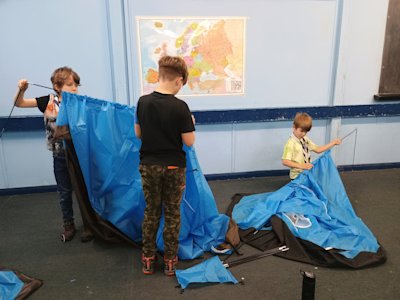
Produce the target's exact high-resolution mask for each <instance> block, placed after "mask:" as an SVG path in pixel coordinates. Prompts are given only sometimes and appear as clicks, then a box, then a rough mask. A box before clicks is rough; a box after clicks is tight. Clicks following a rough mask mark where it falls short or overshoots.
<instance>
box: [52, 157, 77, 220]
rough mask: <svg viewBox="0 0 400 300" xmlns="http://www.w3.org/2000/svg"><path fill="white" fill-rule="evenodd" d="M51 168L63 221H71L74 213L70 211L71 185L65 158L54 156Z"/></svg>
mask: <svg viewBox="0 0 400 300" xmlns="http://www.w3.org/2000/svg"><path fill="white" fill-rule="evenodd" d="M53 167H54V175H55V177H56V182H57V193H58V197H59V200H60V206H61V212H62V215H63V220H64V222H65V221H72V220H73V219H74V212H73V210H72V184H71V179H70V178H69V173H68V168H67V160H66V159H65V156H54V157H53Z"/></svg>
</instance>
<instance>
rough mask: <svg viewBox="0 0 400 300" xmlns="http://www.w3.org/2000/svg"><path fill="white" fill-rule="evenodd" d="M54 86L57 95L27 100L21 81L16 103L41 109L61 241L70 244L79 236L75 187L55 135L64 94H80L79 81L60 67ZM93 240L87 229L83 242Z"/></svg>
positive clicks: (56, 71) (61, 146) (25, 81)
mask: <svg viewBox="0 0 400 300" xmlns="http://www.w3.org/2000/svg"><path fill="white" fill-rule="evenodd" d="M51 82H52V84H53V89H54V91H55V92H56V94H50V95H47V96H43V97H39V98H24V93H25V91H26V90H27V89H28V85H29V84H28V81H27V80H26V79H21V80H20V81H19V82H18V88H19V91H18V92H17V94H16V96H15V98H14V101H15V106H17V107H38V108H39V110H40V111H41V112H42V113H43V115H44V123H45V129H46V137H47V148H48V149H49V150H50V151H52V153H53V167H54V175H55V178H56V183H57V192H58V195H59V200H60V206H61V211H62V215H63V221H64V225H63V228H64V230H63V232H62V233H61V240H62V241H63V242H67V241H70V240H72V239H73V237H74V235H75V232H76V229H75V225H74V213H73V210H72V184H71V179H70V177H69V173H68V168H67V162H66V159H65V152H64V147H63V143H62V141H61V140H55V139H54V131H55V128H56V119H57V115H58V110H59V106H60V103H61V92H69V93H78V86H79V82H80V78H79V75H78V74H77V73H76V72H75V71H73V70H72V69H71V68H68V67H61V68H58V69H56V70H55V71H54V72H53V74H52V76H51ZM92 239H93V234H92V232H91V231H90V230H89V229H88V228H86V227H85V228H84V230H83V232H82V234H81V241H82V242H87V241H90V240H92Z"/></svg>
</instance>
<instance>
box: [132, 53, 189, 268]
mask: <svg viewBox="0 0 400 300" xmlns="http://www.w3.org/2000/svg"><path fill="white" fill-rule="evenodd" d="M158 65H159V70H158V87H157V89H156V90H155V91H154V92H153V93H151V94H149V95H145V96H142V97H140V99H139V101H138V104H137V123H136V124H135V133H136V136H137V137H138V138H140V139H141V140H142V146H141V148H140V166H139V170H140V173H141V177H142V185H143V192H144V196H145V200H146V208H145V211H144V220H143V225H142V231H143V236H142V238H143V253H142V264H143V268H142V270H143V273H144V274H153V273H154V262H155V258H156V252H157V245H156V236H157V231H158V227H159V224H160V218H161V213H162V209H163V208H164V217H165V224H164V230H163V240H164V273H165V274H166V275H168V276H173V275H175V268H176V264H177V261H178V257H177V253H178V237H179V229H180V203H181V197H182V193H183V190H184V188H185V182H186V157H185V152H184V151H183V149H182V147H183V144H185V145H187V146H192V145H193V143H194V140H195V135H194V131H195V128H194V118H193V116H192V114H191V113H190V110H189V108H188V106H187V104H186V103H185V102H183V101H182V100H180V99H178V98H176V97H175V95H176V94H177V93H178V92H179V90H180V89H181V88H182V87H183V86H184V85H185V84H186V81H187V78H188V71H187V66H186V64H185V61H184V60H183V59H182V58H180V57H171V56H164V57H162V58H161V59H160V61H159V62H158Z"/></svg>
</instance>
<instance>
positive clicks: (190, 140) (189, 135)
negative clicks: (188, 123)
mask: <svg viewBox="0 0 400 300" xmlns="http://www.w3.org/2000/svg"><path fill="white" fill-rule="evenodd" d="M181 136H182V142H183V143H184V144H185V145H186V146H188V147H191V146H193V144H194V140H195V138H196V137H195V134H194V131H191V132H185V133H182V134H181Z"/></svg>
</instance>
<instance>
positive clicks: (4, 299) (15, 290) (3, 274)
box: [0, 271, 24, 300]
mask: <svg viewBox="0 0 400 300" xmlns="http://www.w3.org/2000/svg"><path fill="white" fill-rule="evenodd" d="M23 286H24V283H23V282H22V281H21V280H20V279H19V278H18V276H17V275H15V273H14V272H12V271H0V300H9V299H15V298H16V297H17V296H18V294H19V292H20V291H21V290H22V288H23Z"/></svg>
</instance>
